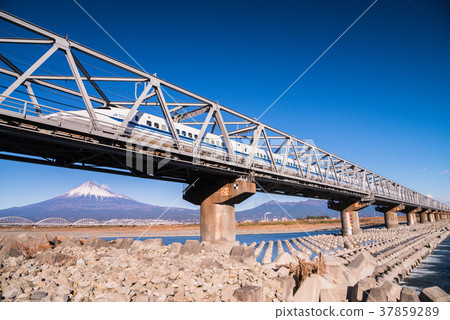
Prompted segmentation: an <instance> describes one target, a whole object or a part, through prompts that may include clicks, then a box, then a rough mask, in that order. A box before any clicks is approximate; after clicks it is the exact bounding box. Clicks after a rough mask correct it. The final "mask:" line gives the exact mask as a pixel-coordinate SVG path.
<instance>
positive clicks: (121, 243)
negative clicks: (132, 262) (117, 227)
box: [112, 238, 134, 249]
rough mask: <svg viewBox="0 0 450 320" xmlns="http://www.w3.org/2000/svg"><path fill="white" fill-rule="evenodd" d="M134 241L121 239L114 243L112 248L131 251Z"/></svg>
mask: <svg viewBox="0 0 450 320" xmlns="http://www.w3.org/2000/svg"><path fill="white" fill-rule="evenodd" d="M133 242H134V240H133V239H131V238H125V239H123V238H119V239H116V240H115V241H114V243H112V246H113V247H115V248H117V249H129V248H130V247H131V245H132V244H133Z"/></svg>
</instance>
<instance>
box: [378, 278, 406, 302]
mask: <svg viewBox="0 0 450 320" xmlns="http://www.w3.org/2000/svg"><path fill="white" fill-rule="evenodd" d="M381 287H382V288H383V289H384V290H386V294H387V296H388V300H389V301H391V302H396V301H397V300H400V294H401V292H402V287H401V286H399V285H398V284H396V283H394V282H391V281H385V282H384V283H383V285H382V286H381Z"/></svg>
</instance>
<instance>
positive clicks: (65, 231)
mask: <svg viewBox="0 0 450 320" xmlns="http://www.w3.org/2000/svg"><path fill="white" fill-rule="evenodd" d="M399 220H400V222H405V221H406V220H405V218H404V217H399ZM383 223H384V218H383V217H369V218H361V219H360V225H361V227H373V226H379V225H383ZM340 228H341V222H340V220H339V219H331V220H319V221H315V220H296V221H277V222H258V223H238V224H236V234H238V235H240V234H264V233H296V232H305V231H306V232H309V231H318V230H335V229H340ZM23 232H27V233H33V234H34V233H35V234H45V233H52V234H56V235H58V236H64V237H80V238H87V237H101V238H127V237H130V238H138V237H143V238H147V237H176V236H200V225H199V224H187V225H183V224H182V225H180V224H176V225H153V226H103V227H98V226H87V227H82V226H77V227H36V228H33V227H1V228H0V235H2V234H10V235H18V234H20V233H23Z"/></svg>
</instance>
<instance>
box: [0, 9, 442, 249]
mask: <svg viewBox="0 0 450 320" xmlns="http://www.w3.org/2000/svg"><path fill="white" fill-rule="evenodd" d="M0 18H1V19H3V20H4V21H5V22H8V23H11V24H14V25H15V26H18V27H20V28H21V30H27V31H28V32H31V33H32V34H34V35H35V37H34V38H29V37H25V36H21V35H12V36H11V37H8V38H0V52H1V54H0V60H1V61H2V62H3V64H4V67H0V74H1V75H2V78H1V81H2V84H3V85H2V86H3V87H4V91H3V92H2V93H1V95H0V132H1V135H0V148H1V149H0V150H1V153H0V158H2V159H8V160H15V161H24V162H30V163H38V164H45V165H52V166H60V167H66V168H75V169H81V170H91V171H98V172H106V173H113V174H120V175H132V176H136V177H141V178H150V179H158V180H167V181H175V182H181V183H187V184H191V183H194V182H195V183H194V185H193V186H191V187H189V188H188V189H187V190H186V191H185V194H184V198H185V199H186V200H188V201H190V202H192V203H194V204H199V205H200V211H201V212H200V221H201V237H202V239H203V240H208V241H211V242H213V243H216V242H217V243H228V244H231V243H234V240H235V229H234V228H235V217H234V204H236V203H239V202H241V201H243V200H245V199H246V198H248V197H249V196H251V195H252V194H254V193H255V192H256V191H258V192H268V193H273V194H285V195H292V196H301V197H310V198H319V199H326V200H329V207H330V208H331V209H334V210H339V211H340V212H341V218H342V219H341V220H342V228H343V234H344V235H351V234H354V233H359V232H360V228H359V217H358V210H360V209H362V208H364V207H366V206H368V205H377V210H379V211H381V212H383V213H384V215H385V220H386V226H387V227H388V228H391V227H396V226H398V219H397V212H404V213H406V214H407V217H408V224H413V223H416V222H417V218H416V215H419V216H420V219H421V221H422V222H428V221H430V222H433V221H435V220H441V219H444V218H445V219H447V218H448V217H449V212H450V206H448V205H445V204H443V203H440V202H438V201H436V200H434V199H432V198H430V197H427V196H425V195H423V194H420V193H418V192H416V191H414V190H411V189H409V188H407V187H405V186H403V185H401V184H399V183H397V182H395V181H392V180H391V179H388V178H386V177H384V176H381V175H379V174H377V173H375V172H373V171H370V170H368V169H365V168H363V167H361V166H359V165H358V164H356V163H353V162H350V161H347V160H346V159H343V158H341V157H339V156H337V155H335V154H333V153H330V152H327V151H325V150H323V149H321V148H318V147H316V146H314V145H312V144H309V143H307V142H305V141H303V140H301V139H298V138H296V137H294V136H293V135H290V134H287V133H285V132H283V131H282V130H279V129H276V128H273V127H271V126H269V125H266V124H264V123H261V122H260V121H257V120H255V119H254V118H251V117H249V116H246V115H244V114H241V113H239V112H236V111H234V110H232V109H230V108H228V107H225V106H223V105H221V104H219V103H218V102H216V101H213V100H210V99H207V98H204V97H202V96H200V95H198V94H195V93H193V92H190V91H188V90H186V89H184V88H182V87H179V86H177V85H175V84H172V83H170V82H168V81H165V80H163V79H160V78H158V77H157V76H156V75H152V74H149V73H147V72H145V71H142V70H139V69H137V68H134V67H132V66H130V65H127V64H125V63H123V62H120V61H118V60H116V59H114V58H111V57H109V56H107V55H104V54H102V53H99V52H97V51H95V50H93V49H90V48H88V47H86V46H83V45H81V44H79V43H77V42H75V41H72V40H69V39H68V38H67V37H62V36H59V35H57V34H55V33H53V32H50V31H48V30H46V29H43V28H41V27H38V26H36V25H34V24H31V23H30V22H27V21H24V20H22V19H20V18H18V17H15V16H13V15H11V14H8V13H6V12H4V11H1V12H0ZM24 55H27V57H23V56H24ZM24 66H25V67H24ZM94 73H95V74H94ZM117 85H120V89H118V88H117V87H115V86H117ZM125 88H126V89H125ZM125 91H126V92H125ZM117 97H119V98H120V99H118V98H117ZM169 100H171V101H173V102H168V101H169ZM80 110H84V113H74V112H73V111H80ZM104 110H118V111H117V113H120V112H122V114H124V117H123V118H121V119H120V124H119V125H117V124H115V123H112V122H110V121H106V120H105V117H104V116H103V115H102V112H105V111H104ZM119 111H120V112H119ZM141 111H143V112H146V113H151V114H153V115H157V116H160V117H161V118H162V119H163V120H164V123H162V124H161V123H160V124H158V126H156V125H155V124H152V123H151V121H150V124H149V125H148V126H147V127H145V126H142V125H140V124H139V123H138V118H139V117H141V116H142V114H143V113H142V112H141ZM135 118H136V119H135ZM180 125H182V126H186V127H187V128H192V132H193V133H192V132H189V130H187V131H185V130H180V129H179V128H181V127H180ZM149 128H150V129H151V130H152V131H153V132H154V131H158V132H160V134H158V135H156V136H155V134H153V133H149V130H148V129H149ZM189 134H190V135H189ZM211 134H214V137H220V140H219V141H215V140H214V139H213V138H211V137H213V136H211ZM162 136H164V137H162ZM244 149H245V151H244ZM247 149H248V150H247Z"/></svg>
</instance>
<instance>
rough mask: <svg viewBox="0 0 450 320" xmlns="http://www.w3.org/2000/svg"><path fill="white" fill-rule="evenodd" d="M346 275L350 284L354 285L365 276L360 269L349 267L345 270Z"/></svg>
mask: <svg viewBox="0 0 450 320" xmlns="http://www.w3.org/2000/svg"><path fill="white" fill-rule="evenodd" d="M344 277H345V278H346V279H347V283H348V284H349V286H354V285H355V284H356V283H357V282H358V281H359V280H361V279H363V278H365V277H363V276H362V275H361V272H360V271H359V269H356V268H347V269H346V270H345V272H344Z"/></svg>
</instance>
